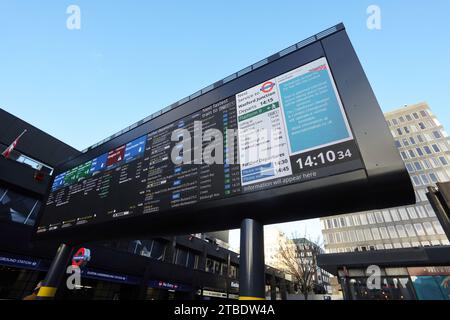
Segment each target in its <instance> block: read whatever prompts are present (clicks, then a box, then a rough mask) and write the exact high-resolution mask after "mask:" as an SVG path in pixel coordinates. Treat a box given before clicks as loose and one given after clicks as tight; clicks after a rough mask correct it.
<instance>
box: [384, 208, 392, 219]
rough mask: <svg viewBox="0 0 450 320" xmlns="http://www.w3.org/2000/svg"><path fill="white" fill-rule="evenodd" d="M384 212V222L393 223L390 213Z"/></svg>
mask: <svg viewBox="0 0 450 320" xmlns="http://www.w3.org/2000/svg"><path fill="white" fill-rule="evenodd" d="M382 212H383V218H384V221H386V222H392V218H391V215H390V214H389V211H387V210H383V211H382Z"/></svg>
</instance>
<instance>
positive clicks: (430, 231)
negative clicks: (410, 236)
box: [423, 222, 436, 236]
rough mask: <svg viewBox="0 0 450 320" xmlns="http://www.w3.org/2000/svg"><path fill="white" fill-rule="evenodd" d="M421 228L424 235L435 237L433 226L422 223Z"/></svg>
mask: <svg viewBox="0 0 450 320" xmlns="http://www.w3.org/2000/svg"><path fill="white" fill-rule="evenodd" d="M423 227H424V228H425V231H426V233H427V234H428V235H429V236H432V235H435V234H436V233H435V232H434V229H433V226H432V225H431V223H430V222H424V223H423Z"/></svg>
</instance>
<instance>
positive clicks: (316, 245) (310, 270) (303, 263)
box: [279, 234, 322, 300]
mask: <svg viewBox="0 0 450 320" xmlns="http://www.w3.org/2000/svg"><path fill="white" fill-rule="evenodd" d="M279 245H280V248H279V257H280V262H281V264H282V265H284V269H285V271H286V272H287V273H288V274H290V275H291V276H292V277H293V280H294V283H295V284H296V285H297V286H298V288H299V291H300V292H301V293H302V294H303V296H304V297H305V300H308V297H309V295H310V293H311V292H312V291H313V290H314V286H315V284H316V283H315V280H316V281H317V274H318V272H317V271H318V269H319V267H318V265H317V256H318V255H319V254H321V253H322V249H321V245H320V242H319V239H318V240H317V241H312V240H309V239H308V237H306V236H305V237H297V236H296V234H293V235H292V238H291V239H287V241H282V240H280V243H279Z"/></svg>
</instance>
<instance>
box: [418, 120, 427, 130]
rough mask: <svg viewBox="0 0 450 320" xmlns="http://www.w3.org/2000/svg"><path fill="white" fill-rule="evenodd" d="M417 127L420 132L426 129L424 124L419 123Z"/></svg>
mask: <svg viewBox="0 0 450 320" xmlns="http://www.w3.org/2000/svg"><path fill="white" fill-rule="evenodd" d="M419 127H420V129H422V130H425V129H426V127H425V124H424V123H423V122H419Z"/></svg>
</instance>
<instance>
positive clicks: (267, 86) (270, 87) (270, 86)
mask: <svg viewBox="0 0 450 320" xmlns="http://www.w3.org/2000/svg"><path fill="white" fill-rule="evenodd" d="M273 88H275V83H273V82H272V81H267V82H266V83H264V84H263V85H262V87H261V92H264V93H269V92H270V91H272V90H273Z"/></svg>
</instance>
